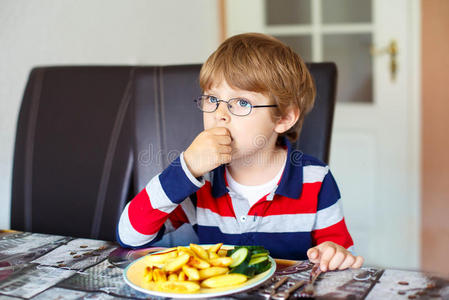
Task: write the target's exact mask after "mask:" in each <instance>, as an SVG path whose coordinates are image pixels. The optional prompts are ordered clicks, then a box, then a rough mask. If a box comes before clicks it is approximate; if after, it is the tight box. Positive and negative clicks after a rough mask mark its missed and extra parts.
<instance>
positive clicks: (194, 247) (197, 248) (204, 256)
mask: <svg viewBox="0 0 449 300" xmlns="http://www.w3.org/2000/svg"><path fill="white" fill-rule="evenodd" d="M190 249H192V250H193V252H195V254H196V255H198V257H199V258H201V259H203V260H205V261H206V262H207V261H208V260H209V255H208V253H207V251H206V250H205V249H204V248H203V247H201V246H200V245H197V244H192V243H191V244H190Z"/></svg>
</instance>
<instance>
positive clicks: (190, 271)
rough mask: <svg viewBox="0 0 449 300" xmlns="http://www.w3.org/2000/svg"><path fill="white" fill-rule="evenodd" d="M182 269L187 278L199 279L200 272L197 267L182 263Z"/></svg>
mask: <svg viewBox="0 0 449 300" xmlns="http://www.w3.org/2000/svg"><path fill="white" fill-rule="evenodd" d="M182 271H183V272H184V273H185V274H186V275H187V277H189V280H200V273H199V272H198V270H197V269H195V268H192V267H189V266H187V265H184V266H182Z"/></svg>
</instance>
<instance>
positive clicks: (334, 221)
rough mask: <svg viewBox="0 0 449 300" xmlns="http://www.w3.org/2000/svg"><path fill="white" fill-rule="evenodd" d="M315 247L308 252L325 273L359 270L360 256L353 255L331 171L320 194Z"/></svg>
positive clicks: (314, 230) (315, 226)
mask: <svg viewBox="0 0 449 300" xmlns="http://www.w3.org/2000/svg"><path fill="white" fill-rule="evenodd" d="M312 240H313V243H314V245H317V246H315V247H313V248H310V249H309V250H308V251H307V256H308V257H309V259H310V261H311V262H313V263H319V264H320V268H321V270H322V271H327V270H336V269H339V270H344V269H346V268H360V267H361V266H362V264H363V258H362V257H361V256H355V255H354V254H353V252H352V247H353V241H352V238H351V235H350V234H349V232H348V229H347V227H346V224H345V220H344V217H343V209H342V207H341V201H340V191H339V190H338V187H337V184H336V182H335V180H334V177H333V176H332V174H331V172H330V171H328V172H327V174H326V175H325V177H324V180H323V182H322V184H321V189H320V192H319V194H318V207H317V214H316V220H315V224H314V228H313V231H312Z"/></svg>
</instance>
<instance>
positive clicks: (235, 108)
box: [193, 95, 277, 117]
mask: <svg viewBox="0 0 449 300" xmlns="http://www.w3.org/2000/svg"><path fill="white" fill-rule="evenodd" d="M193 101H194V102H196V104H197V106H198V108H199V109H200V110H201V111H203V112H207V113H211V112H214V111H216V110H217V109H218V106H219V105H220V102H224V103H226V104H227V106H228V110H229V112H230V113H231V114H233V115H236V116H240V117H243V116H247V115H249V114H250V113H251V111H252V109H253V108H259V107H277V105H275V104H272V105H252V104H251V103H250V102H249V100H247V99H244V98H232V99H229V100H228V101H226V100H221V99H218V98H217V97H215V96H209V95H201V96H199V97H198V98H196V99H195V100H193Z"/></svg>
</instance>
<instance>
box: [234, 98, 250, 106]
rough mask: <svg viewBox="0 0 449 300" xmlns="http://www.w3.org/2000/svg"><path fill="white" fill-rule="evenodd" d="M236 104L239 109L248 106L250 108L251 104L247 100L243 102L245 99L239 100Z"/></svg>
mask: <svg viewBox="0 0 449 300" xmlns="http://www.w3.org/2000/svg"><path fill="white" fill-rule="evenodd" d="M237 104H238V105H239V106H240V107H249V106H251V104H250V103H249V102H248V101H247V100H245V99H239V100H238V101H237Z"/></svg>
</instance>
